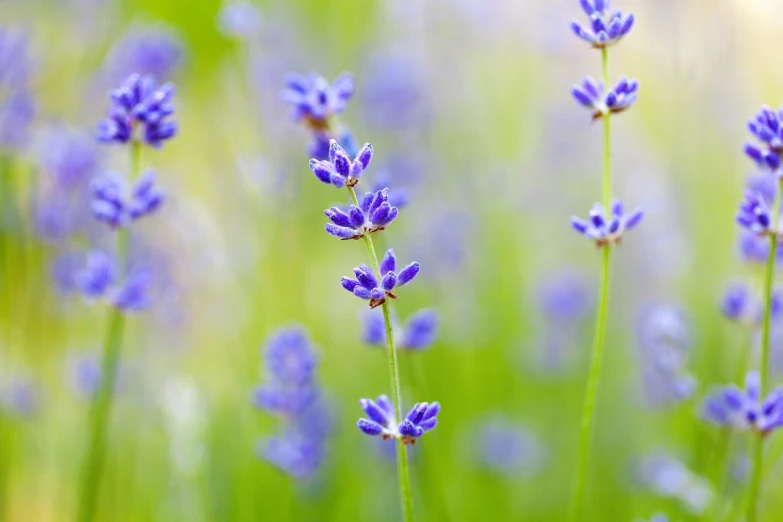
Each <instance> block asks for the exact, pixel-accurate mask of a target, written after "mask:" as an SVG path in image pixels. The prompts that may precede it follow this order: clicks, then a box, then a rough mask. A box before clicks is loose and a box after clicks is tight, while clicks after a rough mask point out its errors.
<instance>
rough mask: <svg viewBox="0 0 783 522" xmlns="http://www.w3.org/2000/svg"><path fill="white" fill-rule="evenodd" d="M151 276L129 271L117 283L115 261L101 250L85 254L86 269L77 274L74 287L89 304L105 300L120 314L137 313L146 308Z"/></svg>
mask: <svg viewBox="0 0 783 522" xmlns="http://www.w3.org/2000/svg"><path fill="white" fill-rule="evenodd" d="M151 284H152V274H151V273H150V272H149V271H148V270H145V269H141V268H137V269H135V270H132V271H131V272H130V273H129V274H128V275H127V276H126V277H125V280H124V281H123V282H121V283H120V282H119V277H118V270H117V266H116V265H115V263H114V261H113V260H112V259H111V258H110V257H109V256H108V255H107V254H106V253H105V252H103V251H102V250H93V251H91V252H90V253H89V254H87V263H86V265H85V266H84V267H83V268H82V269H81V270H80V271H79V272H78V273H77V274H76V287H77V288H78V289H79V290H80V291H81V293H82V295H83V296H84V297H85V298H86V299H87V300H88V301H97V300H99V299H102V298H106V299H107V300H108V302H109V303H110V304H111V305H112V306H115V307H117V308H119V309H120V310H123V311H126V312H137V311H140V310H143V309H145V308H147V307H148V306H149V290H150V285H151Z"/></svg>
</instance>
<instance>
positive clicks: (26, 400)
mask: <svg viewBox="0 0 783 522" xmlns="http://www.w3.org/2000/svg"><path fill="white" fill-rule="evenodd" d="M40 402H41V398H40V395H39V390H38V388H37V387H36V385H35V383H34V382H33V380H32V379H31V378H30V377H28V376H27V375H23V374H16V375H12V376H10V377H8V378H7V379H4V382H2V383H0V407H2V409H3V410H5V411H6V412H7V413H10V414H12V415H18V416H21V417H28V416H30V415H34V414H35V413H36V412H37V411H38V409H39V408H40Z"/></svg>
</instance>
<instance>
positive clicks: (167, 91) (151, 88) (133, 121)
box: [98, 74, 177, 148]
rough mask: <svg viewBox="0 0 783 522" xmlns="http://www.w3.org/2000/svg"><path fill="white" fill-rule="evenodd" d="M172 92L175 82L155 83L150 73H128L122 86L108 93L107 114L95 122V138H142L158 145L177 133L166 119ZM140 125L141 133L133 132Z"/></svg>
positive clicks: (125, 140) (122, 140)
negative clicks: (96, 123)
mask: <svg viewBox="0 0 783 522" xmlns="http://www.w3.org/2000/svg"><path fill="white" fill-rule="evenodd" d="M173 96H174V86H173V85H172V84H170V83H166V84H164V85H162V86H161V87H156V85H155V80H154V79H153V78H152V77H151V76H144V77H142V76H140V75H138V74H132V75H130V76H128V78H127V79H126V80H125V81H124V82H123V84H122V86H121V87H120V88H119V89H116V90H114V91H113V92H112V93H111V102H112V106H111V109H110V110H109V117H108V118H106V119H105V120H103V121H101V123H100V124H99V126H98V140H99V141H102V142H104V143H128V142H130V141H133V140H137V139H142V140H144V142H145V143H147V144H148V145H151V146H153V147H156V148H158V147H160V146H161V145H162V144H163V142H164V141H166V140H168V139H170V138H173V137H174V135H176V133H177V123H176V122H175V121H173V120H170V119H169V116H171V115H172V114H174V106H173V105H172V104H171V99H172V97H173ZM139 127H141V136H140V137H138V136H136V132H137V131H136V129H137V128H139Z"/></svg>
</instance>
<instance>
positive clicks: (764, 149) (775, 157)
mask: <svg viewBox="0 0 783 522" xmlns="http://www.w3.org/2000/svg"><path fill="white" fill-rule="evenodd" d="M781 120H783V107H782V108H780V109H779V110H777V111H775V110H773V109H772V108H771V107H769V106H767V105H764V106H762V107H761V109H760V110H759V111H758V112H757V113H756V115H755V116H754V117H753V119H752V120H750V121H749V122H748V130H749V131H750V132H751V134H753V135H754V136H755V137H756V138H757V139H758V140H759V141H760V142H761V143H762V144H763V145H762V146H757V145H754V144H752V143H746V144H745V154H747V155H748V157H749V158H750V159H752V160H753V161H755V162H756V164H757V165H758V166H760V167H762V168H766V169H770V170H777V169H778V168H779V167H780V159H781V153H783V121H781Z"/></svg>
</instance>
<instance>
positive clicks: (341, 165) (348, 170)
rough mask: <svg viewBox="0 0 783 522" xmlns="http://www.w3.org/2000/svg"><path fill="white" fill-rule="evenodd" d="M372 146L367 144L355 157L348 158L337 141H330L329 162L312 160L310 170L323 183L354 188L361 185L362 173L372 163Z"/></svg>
mask: <svg viewBox="0 0 783 522" xmlns="http://www.w3.org/2000/svg"><path fill="white" fill-rule="evenodd" d="M372 153H373V149H372V145H370V144H369V143H365V144H364V146H363V147H362V148H361V150H359V152H358V153H357V154H356V156H355V157H354V159H353V161H351V160H350V159H349V158H348V154H347V153H346V152H345V149H343V147H341V146H340V144H339V143H337V141H336V140H330V141H329V152H328V161H325V160H319V159H315V158H313V159H311V160H310V170H312V171H313V174H315V177H316V178H318V180H319V181H321V182H322V183H326V184H327V185H329V184H331V185H334V186H335V187H337V188H342V187H345V186H347V187H353V186H356V184H357V183H359V179H360V178H361V177H362V173H364V171H365V170H367V167H368V166H369V165H370V161H372Z"/></svg>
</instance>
